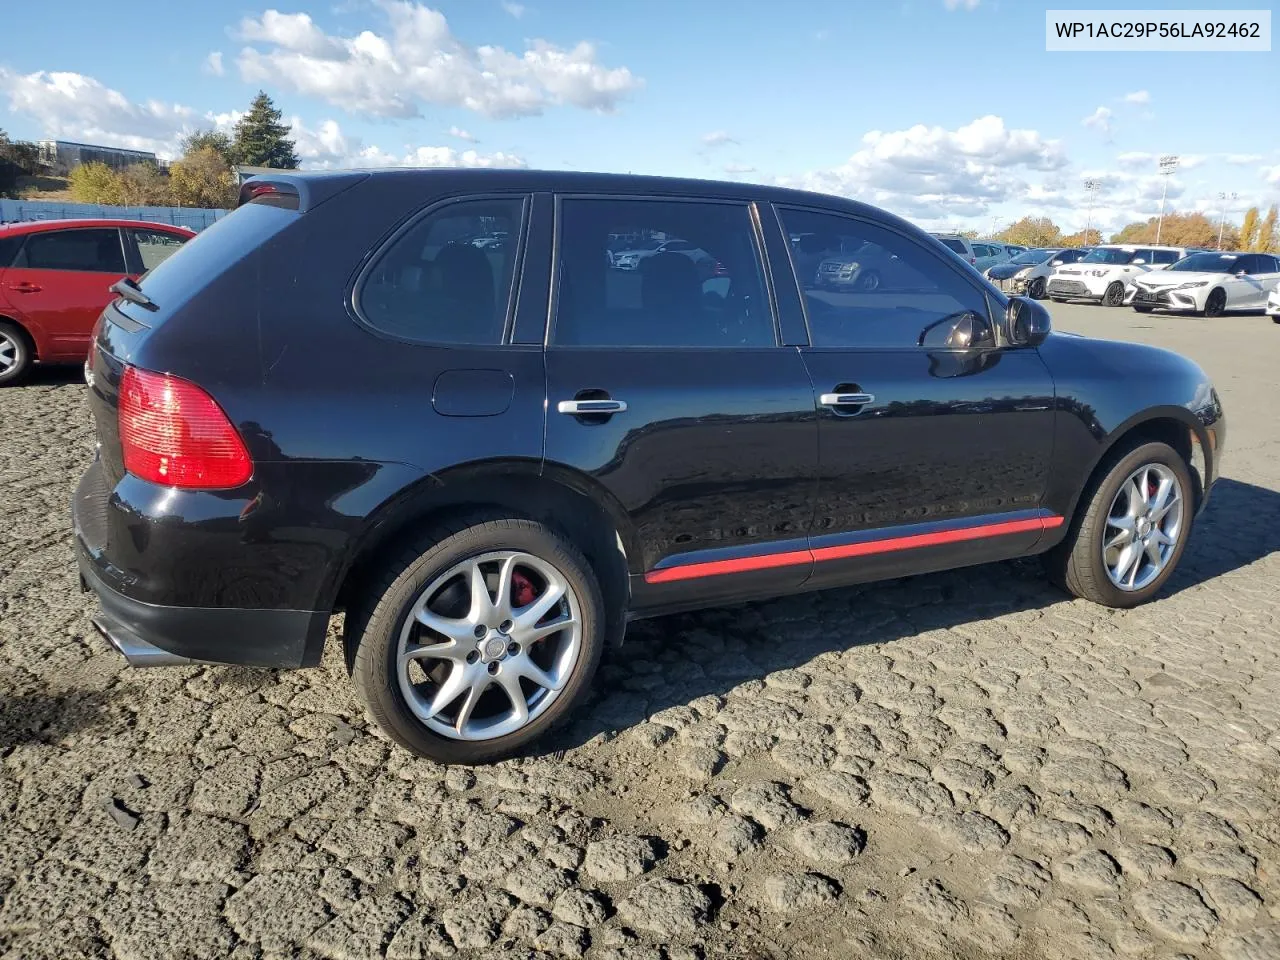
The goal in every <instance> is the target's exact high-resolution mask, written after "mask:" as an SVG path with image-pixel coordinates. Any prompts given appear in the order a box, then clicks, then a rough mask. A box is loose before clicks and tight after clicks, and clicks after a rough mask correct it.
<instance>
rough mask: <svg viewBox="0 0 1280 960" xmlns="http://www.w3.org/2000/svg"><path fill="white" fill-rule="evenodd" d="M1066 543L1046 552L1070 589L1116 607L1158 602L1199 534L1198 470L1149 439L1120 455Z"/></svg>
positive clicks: (1059, 579) (1054, 571) (1079, 513)
mask: <svg viewBox="0 0 1280 960" xmlns="http://www.w3.org/2000/svg"><path fill="white" fill-rule="evenodd" d="M1088 496H1089V498H1088V500H1087V501H1084V502H1082V504H1081V506H1080V509H1079V510H1078V511H1077V513H1076V517H1075V519H1074V521H1073V522H1072V524H1071V528H1070V530H1069V531H1068V533H1067V536H1066V537H1065V538H1064V539H1063V542H1062V543H1061V544H1059V545H1058V546H1057V547H1055V548H1054V549H1053V550H1052V551H1050V552H1049V553H1048V554H1047V555H1046V556H1045V564H1046V567H1047V569H1048V572H1049V574H1050V576H1051V578H1052V579H1053V580H1054V581H1055V582H1056V583H1058V584H1059V585H1060V586H1062V587H1063V588H1064V589H1066V590H1067V591H1068V592H1070V593H1073V594H1075V595H1076V596H1077V597H1082V598H1083V599H1085V600H1092V601H1093V602H1094V603H1100V604H1103V605H1104V606H1108V607H1136V606H1138V605H1139V604H1141V603H1145V602H1146V601H1147V600H1150V599H1151V597H1153V596H1154V595H1155V594H1156V592H1157V591H1158V590H1159V589H1160V588H1161V587H1162V586H1164V584H1165V581H1166V580H1168V579H1169V577H1170V576H1171V575H1172V573H1173V571H1174V568H1175V567H1177V565H1178V561H1179V560H1180V559H1181V557H1182V552H1183V550H1184V548H1185V547H1186V543H1187V537H1188V536H1189V534H1190V532H1191V519H1192V512H1193V509H1194V505H1193V503H1192V496H1193V494H1192V486H1191V475H1190V473H1189V472H1188V471H1187V465H1186V463H1185V462H1184V461H1183V459H1182V457H1181V456H1179V454H1178V452H1177V451H1176V450H1174V449H1173V448H1172V447H1170V446H1169V445H1168V444H1165V443H1145V444H1143V445H1142V446H1140V447H1137V448H1136V449H1134V450H1131V451H1130V452H1129V453H1127V454H1124V455H1123V456H1120V457H1118V458H1115V459H1113V461H1112V462H1111V465H1110V467H1109V468H1108V470H1107V472H1106V473H1105V475H1104V476H1103V478H1102V480H1101V482H1100V483H1098V484H1097V485H1096V487H1094V488H1093V490H1092V493H1091V494H1090V495H1088Z"/></svg>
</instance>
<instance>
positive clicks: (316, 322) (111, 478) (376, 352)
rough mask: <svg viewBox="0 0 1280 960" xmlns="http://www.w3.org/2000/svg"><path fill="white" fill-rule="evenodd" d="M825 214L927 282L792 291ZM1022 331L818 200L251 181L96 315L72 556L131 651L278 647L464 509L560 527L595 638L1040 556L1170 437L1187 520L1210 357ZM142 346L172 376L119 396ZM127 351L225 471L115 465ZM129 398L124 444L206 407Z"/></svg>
mask: <svg viewBox="0 0 1280 960" xmlns="http://www.w3.org/2000/svg"><path fill="white" fill-rule="evenodd" d="M645 229H661V230H663V231H665V232H666V234H667V235H674V236H681V237H684V238H685V239H687V240H688V241H689V242H691V243H694V244H696V245H697V246H699V247H700V248H702V249H706V250H707V251H708V252H709V254H710V255H711V256H713V257H715V258H716V259H717V261H718V263H719V264H720V265H723V270H724V274H725V275H724V276H716V277H711V278H709V279H707V280H705V281H700V283H701V285H700V286H697V285H695V284H696V283H698V282H699V281H697V280H694V279H691V276H692V274H691V273H690V271H691V270H692V269H693V268H692V265H690V267H689V268H688V269H685V268H684V267H683V266H682V265H681V263H679V262H675V261H683V263H685V264H689V263H690V261H689V260H688V258H687V257H683V256H679V255H677V254H670V255H668V256H669V257H672V258H675V260H668V259H666V258H661V257H656V256H655V257H651V258H648V262H649V263H654V262H657V263H659V267H655V268H653V269H652V270H651V271H650V270H646V272H645V273H644V276H637V275H635V274H633V273H631V272H628V271H618V270H613V269H611V268H610V266H609V259H608V257H607V256H605V255H603V254H602V253H601V251H602V250H603V249H605V248H606V247H607V243H608V239H607V238H608V235H609V234H610V232H613V233H615V234H616V233H618V232H623V231H635V230H645ZM833 229H839V230H842V231H845V232H848V231H850V230H852V231H853V232H857V233H859V234H860V235H862V236H864V237H865V238H866V239H867V240H868V241H871V242H875V243H879V244H882V245H887V246H888V247H889V248H890V249H891V252H892V253H893V254H894V255H895V256H899V257H904V258H906V259H908V260H909V261H910V266H911V267H912V269H913V270H914V271H916V272H917V273H919V274H921V275H923V276H926V277H928V278H930V279H929V281H928V282H929V283H930V284H932V286H931V287H929V288H928V289H919V290H910V289H909V290H906V291H903V290H901V289H897V290H889V291H886V292H883V294H882V296H883V297H885V298H888V299H885V300H884V301H883V302H870V303H869V302H868V301H867V299H866V295H865V294H842V293H838V292H837V293H832V292H829V291H820V290H817V289H807V288H808V287H809V286H810V285H811V283H812V280H813V278H814V276H815V274H813V273H809V274H808V275H807V276H806V275H804V274H801V273H799V271H798V270H796V269H793V266H792V256H791V250H790V248H791V244H790V243H789V242H788V235H789V234H792V235H794V234H798V233H805V232H810V231H817V232H823V231H831V230H833ZM503 231H508V233H507V238H506V240H505V242H504V243H501V244H492V245H487V248H480V247H477V246H476V245H475V244H473V243H472V242H471V240H472V239H473V238H474V237H475V236H477V235H484V236H497V235H499V234H500V233H502V232H503ZM628 235H630V234H628ZM424 237H425V238H426V239H425V240H424V239H423V238H424ZM464 248H465V249H464ZM446 260H447V266H445V265H442V264H443V263H444V261H446ZM486 261H487V265H486ZM1046 321H1047V314H1045V313H1044V311H1043V309H1042V308H1041V307H1040V306H1039V305H1037V304H1032V303H1031V302H1030V301H1024V300H1017V299H1015V300H1008V299H1006V298H1005V297H1004V295H1002V294H1001V293H1000V292H999V291H998V290H996V289H995V288H994V287H993V286H991V285H990V284H989V283H988V282H986V281H985V280H984V279H983V278H982V277H981V276H980V275H979V274H978V273H977V272H976V271H975V270H973V269H971V268H969V267H968V266H967V265H965V264H963V263H961V262H960V261H959V260H957V258H955V257H954V256H952V255H951V254H950V253H949V252H948V251H947V250H946V249H945V248H944V247H943V246H942V245H941V244H940V243H938V242H937V241H936V240H934V239H933V238H931V237H929V236H928V235H927V234H925V233H923V232H921V231H920V230H918V229H917V228H915V227H913V226H911V225H910V224H908V223H906V222H905V221H902V220H900V219H898V218H896V217H893V216H891V215H889V214H887V213H885V212H883V211H881V210H878V209H875V208H872V207H869V206H866V205H863V204H860V203H856V202H853V201H850V200H844V199H839V198H834V197H829V196H820V195H815V194H808V193H801V192H794V191H788V190H783V189H777V188H769V187H757V186H749V185H743V184H718V183H706V182H698V181H685V180H673V179H658V178H642V177H631V176H610V175H593V174H564V173H541V172H529V171H467V170H449V171H396V172H377V173H372V174H370V173H364V172H339V173H325V174H307V175H302V174H287V175H286V174H282V175H280V176H278V177H274V176H273V177H271V178H268V179H262V178H259V179H257V180H253V181H250V182H249V183H248V184H246V186H245V188H244V190H243V192H242V198H241V205H240V208H239V209H238V210H236V211H235V212H234V213H232V214H231V215H230V216H228V217H226V218H224V219H223V220H222V221H220V222H219V223H218V224H216V225H215V226H213V227H212V228H210V229H209V230H207V231H206V232H205V233H203V234H201V235H200V236H199V237H197V238H196V239H195V240H193V241H191V242H190V243H189V244H188V245H187V247H186V248H185V249H183V250H182V251H181V252H180V253H179V254H177V255H175V256H174V257H172V258H171V259H170V260H168V261H166V263H165V264H163V265H162V266H161V267H160V268H158V269H157V270H156V271H154V272H153V273H152V274H151V275H149V276H147V277H146V278H144V280H143V281H142V283H141V286H140V294H139V295H137V296H131V297H128V298H126V299H121V300H118V301H117V302H115V303H114V304H113V305H111V306H110V307H109V308H108V309H107V310H106V312H105V313H104V314H103V316H102V318H101V319H100V321H99V324H98V327H97V330H96V336H95V345H94V349H93V354H92V356H91V359H90V363H89V365H88V366H87V370H86V377H87V380H88V382H89V398H90V405H91V407H92V410H93V413H94V415H95V417H96V419H97V429H98V435H99V439H100V444H99V448H98V451H97V455H96V456H95V458H94V461H93V463H92V465H91V466H90V467H89V469H88V471H87V472H86V474H85V475H84V478H83V479H82V481H81V483H80V486H79V488H78V490H77V492H76V495H75V501H74V525H75V544H76V555H77V558H78V562H79V567H80V571H81V575H82V582H83V584H84V585H85V586H86V587H87V588H91V589H92V590H93V591H95V592H96V593H97V595H98V596H99V598H100V600H101V606H102V614H101V616H100V618H99V620H98V623H99V626H100V629H101V630H102V631H103V633H104V634H105V635H106V636H108V638H109V639H111V641H112V642H113V643H114V644H115V645H116V646H117V647H118V648H120V649H121V650H122V651H123V652H125V653H126V654H127V655H128V656H129V658H130V660H131V661H133V662H135V663H148V662H154V663H168V662H181V660H182V659H183V658H186V659H190V660H195V661H208V662H217V663H237V664H248V665H255V666H263V667H303V666H311V665H315V664H317V663H318V662H319V660H320V657H321V654H322V650H323V647H324V643H325V636H326V626H327V624H328V621H329V617H330V614H331V613H333V612H334V611H338V610H343V609H349V608H351V607H353V606H355V605H357V604H359V603H360V602H361V598H362V597H363V596H365V595H366V594H368V592H369V591H370V590H371V589H373V585H374V584H375V583H376V582H377V575H378V571H379V570H380V569H381V568H382V567H383V565H384V564H385V563H386V562H387V558H388V556H389V555H391V554H393V553H394V552H395V551H396V550H398V549H402V547H403V544H404V543H405V542H406V541H407V540H410V539H412V537H413V535H414V534H415V533H416V532H417V531H420V530H421V529H423V528H424V526H429V525H430V524H432V523H436V522H439V521H440V520H441V519H442V518H444V519H448V518H452V517H459V516H464V515H467V514H468V512H469V511H472V510H475V509H480V508H483V509H484V510H487V511H489V512H490V514H492V513H493V512H494V511H497V512H498V513H499V514H501V515H504V516H505V515H508V514H510V515H511V516H519V517H524V518H529V519H530V520H531V521H536V522H537V523H539V524H543V525H545V526H546V527H547V528H549V529H551V530H553V531H555V532H556V533H557V535H558V536H561V537H562V538H563V539H564V540H566V541H568V542H570V543H572V544H573V545H574V547H575V548H576V549H577V550H580V551H581V554H582V556H583V557H585V559H586V562H587V563H588V564H589V567H590V570H591V572H592V574H593V576H594V578H595V580H596V581H598V585H599V593H600V597H601V598H602V600H603V608H602V609H603V618H604V621H605V622H604V624H603V625H602V627H601V629H600V633H601V635H602V636H605V637H607V638H608V639H609V640H611V641H613V642H616V641H618V640H620V638H621V636H622V632H623V627H624V625H625V622H626V621H627V620H628V619H632V618H637V617H646V616H652V615H655V614H661V613H666V612H672V611H680V610H688V609H692V608H698V607H706V606H710V605H717V604H724V603H730V602H736V601H744V600H750V599H757V598H761V597H768V596H777V595H781V594H787V593H792V592H797V591H804V590H813V589H819V588H823V587H830V586H834V585H838V584H848V583H853V582H858V581H871V580H879V579H884V578H890V577H896V576H900V575H904V574H915V573H921V572H924V571H933V570H941V569H946V568H952V567H959V566H964V565H970V564H978V563H985V562H988V561H997V560H1004V559H1008V558H1013V557H1018V556H1023V555H1029V554H1038V553H1045V552H1046V551H1050V550H1051V549H1052V548H1055V547H1057V548H1059V549H1061V544H1062V543H1063V541H1064V538H1067V537H1068V534H1069V531H1071V530H1072V528H1073V522H1072V519H1073V518H1074V517H1076V516H1077V515H1078V514H1079V512H1080V510H1081V509H1082V505H1083V504H1084V503H1086V502H1087V501H1088V500H1089V497H1090V496H1091V491H1092V489H1093V487H1094V486H1096V484H1097V483H1098V481H1099V477H1100V476H1101V474H1100V472H1099V471H1100V470H1103V469H1104V468H1105V469H1109V467H1108V466H1107V465H1108V464H1109V463H1110V462H1111V460H1112V459H1114V454H1115V452H1116V451H1118V450H1120V449H1128V448H1130V447H1132V446H1134V445H1135V444H1137V443H1139V442H1160V443H1163V444H1166V445H1167V446H1168V447H1169V448H1172V449H1173V450H1174V451H1177V454H1178V456H1179V457H1181V458H1183V460H1185V463H1186V466H1187V470H1188V471H1189V474H1188V475H1189V476H1190V477H1191V480H1192V486H1193V488H1194V489H1192V490H1188V491H1187V493H1188V498H1189V499H1191V498H1193V499H1194V509H1195V510H1196V511H1198V510H1199V508H1200V507H1201V506H1202V505H1203V503H1204V500H1205V498H1206V497H1207V495H1208V492H1209V489H1210V487H1211V486H1212V484H1213V481H1214V479H1215V477H1216V475H1217V472H1218V463H1219V457H1220V452H1221V449H1222V446H1223V441H1224V436H1225V434H1224V431H1225V421H1224V420H1223V416H1222V411H1221V407H1220V405H1219V403H1218V399H1217V395H1216V393H1215V392H1214V391H1213V389H1212V387H1211V386H1210V384H1209V382H1208V380H1207V379H1206V377H1205V375H1204V374H1203V373H1202V372H1201V371H1200V370H1199V369H1198V368H1197V367H1196V366H1195V365H1194V364H1192V363H1191V362H1189V361H1187V360H1185V359H1183V358H1182V357H1179V356H1177V355H1174V354H1172V353H1168V352H1164V351H1160V350H1157V349H1153V348H1149V347H1145V346H1139V345H1134V344H1128V343H1113V342H1101V341H1095V340H1090V339H1084V338H1080V337H1075V336H1071V335H1065V334H1059V333H1049V334H1048V335H1047V336H1046V335H1045V331H1046V330H1047V323H1046ZM704 327H705V329H703V328H704ZM695 328H696V329H695ZM130 371H135V373H130ZM136 371H142V372H143V373H142V374H139V373H137V372H136ZM147 371H150V372H152V374H154V375H156V376H159V375H163V376H164V377H168V378H170V379H168V380H165V381H161V380H156V381H155V384H156V386H155V388H154V390H153V392H152V394H149V395H148V394H146V391H145V390H142V392H139V390H140V388H138V387H137V383H138V382H139V381H138V377H139V376H142V375H147V374H146V373H145V372H147ZM130 377H132V378H133V379H132V380H130V381H129V382H130V383H132V384H133V386H131V387H130V388H129V389H130V390H131V391H132V392H131V394H130V396H129V397H128V398H127V399H128V402H129V403H130V404H131V405H132V406H131V408H130V409H134V407H137V405H138V404H142V407H146V405H147V404H151V408H148V409H152V410H153V412H154V409H153V408H156V405H157V404H163V403H165V402H166V401H165V400H164V397H163V396H161V394H158V393H155V390H159V391H161V392H162V393H163V391H164V390H167V389H170V388H171V387H172V388H174V389H177V387H174V385H175V384H176V385H178V387H181V386H182V385H183V384H190V385H195V387H196V388H197V393H196V394H193V396H195V397H196V400H198V399H199V391H203V394H204V396H205V397H206V398H207V399H210V400H211V401H212V403H211V404H206V407H207V408H208V411H212V412H210V413H209V416H213V417H216V415H217V414H216V411H217V410H220V411H222V412H223V413H224V414H225V419H226V421H227V422H228V423H229V424H231V425H233V427H234V434H236V435H238V437H239V438H240V440H241V441H242V443H243V450H244V452H245V453H246V454H247V457H248V460H249V462H248V465H247V466H246V467H245V469H246V470H247V471H248V473H247V474H244V475H235V476H236V478H237V479H236V482H235V485H234V486H231V487H219V486H217V485H216V483H215V485H213V486H209V487H207V488H201V487H199V486H198V485H197V486H196V487H194V488H193V487H183V486H175V485H170V484H169V483H167V482H166V481H165V480H164V479H163V477H164V476H166V474H165V473H164V471H165V470H166V469H169V468H170V467H171V466H172V465H173V464H174V463H177V460H178V457H177V455H175V456H174V457H173V458H172V460H166V459H165V457H166V456H168V454H164V453H163V452H162V454H157V455H155V456H154V457H153V458H152V460H150V461H147V462H148V463H151V464H152V465H151V466H149V467H147V468H146V469H147V470H149V471H159V473H154V474H153V475H151V478H150V479H143V478H141V477H140V476H137V475H135V474H134V473H132V472H130V471H129V470H126V468H125V459H126V458H125V454H124V453H123V452H122V440H121V434H120V431H121V414H120V410H119V407H120V404H121V396H122V394H121V387H122V381H123V380H126V379H128V378H130ZM166 383H167V384H169V387H165V386H164V384H166ZM148 389H150V388H148ZM184 389H185V388H184ZM166 396H167V395H166ZM148 397H150V399H148ZM179 401H180V403H187V402H188V401H187V400H186V399H182V398H179ZM179 401H174V403H173V404H171V406H173V407H175V408H176V406H177V405H180V403H179ZM191 402H195V401H191ZM200 402H201V403H204V401H200ZM215 405H216V406H215ZM139 409H141V408H139ZM188 409H189V410H196V408H195V407H188ZM204 409H205V408H204V407H201V408H200V410H204ZM191 415H192V416H194V415H195V414H191ZM131 416H134V415H133V414H131ZM150 416H152V414H151V413H146V412H145V411H144V412H143V413H140V414H137V415H136V417H135V419H134V420H131V421H130V423H129V426H128V429H129V430H130V431H131V435H132V434H138V435H139V436H141V437H142V440H141V441H139V440H137V439H136V438H135V439H132V440H130V441H129V443H130V444H135V445H136V444H137V443H141V444H142V445H143V446H144V447H145V446H146V445H147V444H151V445H152V446H155V445H157V444H159V445H161V446H163V444H165V443H171V444H180V443H183V442H189V441H190V440H191V437H190V436H187V435H186V432H187V431H195V432H198V430H199V429H203V428H200V427H198V425H197V427H190V426H189V425H187V424H184V425H183V426H181V428H180V430H181V432H183V436H182V437H178V436H177V434H176V433H174V431H177V430H179V428H177V427H172V426H171V425H170V426H166V421H162V420H154V421H153V420H149V419H147V417H150ZM157 416H158V415H157ZM183 416H187V414H186V413H184V414H183ZM208 429H210V430H212V429H214V428H213V427H210V428H208ZM147 430H151V431H152V432H151V434H148V433H147ZM139 431H141V433H139ZM165 431H169V433H166V432H165ZM153 435H154V437H159V438H160V439H158V440H156V439H150V440H149V439H147V437H149V436H153ZM166 438H167V439H166ZM198 439H199V438H198V437H197V440H198ZM210 442H212V441H210ZM144 452H145V451H144ZM133 455H134V456H135V457H137V456H141V454H139V453H138V452H137V450H134V453H133ZM1109 457H1110V459H1109ZM139 462H141V461H139ZM192 469H195V470H198V469H199V464H197V465H196V466H194V467H192ZM231 475H233V474H228V476H231ZM243 476H247V479H243ZM1187 521H1188V523H1189V522H1190V516H1188V518H1187ZM1135 562H1139V561H1135ZM424 602H425V601H424ZM348 619H349V620H350V619H351V618H350V617H349V618H348ZM357 639H358V638H357ZM461 727H462V723H461V721H459V729H461ZM401 739H402V742H405V741H404V738H401ZM411 746H412V744H411ZM428 752H429V751H428Z"/></svg>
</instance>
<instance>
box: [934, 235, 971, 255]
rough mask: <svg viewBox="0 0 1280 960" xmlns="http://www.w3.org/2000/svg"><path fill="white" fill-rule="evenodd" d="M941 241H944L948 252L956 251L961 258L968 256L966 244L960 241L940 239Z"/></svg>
mask: <svg viewBox="0 0 1280 960" xmlns="http://www.w3.org/2000/svg"><path fill="white" fill-rule="evenodd" d="M940 239H941V240H942V244H943V246H945V247H946V248H947V249H948V250H954V251H955V252H956V253H958V254H960V256H962V257H963V256H966V251H965V249H964V244H963V243H961V242H960V241H959V240H951V239H949V238H940Z"/></svg>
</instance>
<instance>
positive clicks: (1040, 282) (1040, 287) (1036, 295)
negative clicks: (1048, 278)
mask: <svg viewBox="0 0 1280 960" xmlns="http://www.w3.org/2000/svg"><path fill="white" fill-rule="evenodd" d="M1027 296H1029V297H1030V298H1031V299H1032V300H1043V299H1044V278H1043V277H1036V278H1035V279H1034V280H1032V281H1031V286H1029V287H1027Z"/></svg>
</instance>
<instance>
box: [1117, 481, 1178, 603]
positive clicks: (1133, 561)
mask: <svg viewBox="0 0 1280 960" xmlns="http://www.w3.org/2000/svg"><path fill="white" fill-rule="evenodd" d="M1182 530H1183V493H1182V489H1181V487H1180V485H1179V483H1178V478H1177V477H1176V476H1175V475H1174V473H1173V471H1172V470H1170V469H1169V468H1168V467H1167V466H1165V465H1164V464H1161V463H1148V464H1145V465H1143V466H1141V467H1139V468H1138V469H1137V470H1135V471H1133V473H1131V474H1129V476H1128V478H1127V479H1126V480H1125V482H1124V483H1122V484H1121V485H1120V489H1119V490H1117V491H1116V495H1115V498H1114V499H1113V500H1112V501H1111V509H1110V510H1109V511H1108V512H1107V525H1106V531H1105V533H1104V535H1103V542H1102V565H1103V566H1104V567H1105V568H1106V570H1107V577H1108V578H1110V580H1111V582H1112V583H1113V584H1114V585H1115V586H1116V587H1118V588H1119V589H1121V590H1124V591H1126V592H1133V591H1138V590H1142V589H1144V588H1146V587H1147V586H1148V585H1149V584H1151V583H1152V582H1153V581H1154V580H1155V579H1156V578H1157V577H1159V576H1160V574H1161V573H1162V572H1163V571H1164V569H1165V568H1166V567H1167V566H1168V565H1169V560H1170V558H1172V557H1173V555H1174V553H1175V551H1176V550H1177V546H1178V538H1179V537H1180V536H1182Z"/></svg>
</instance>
